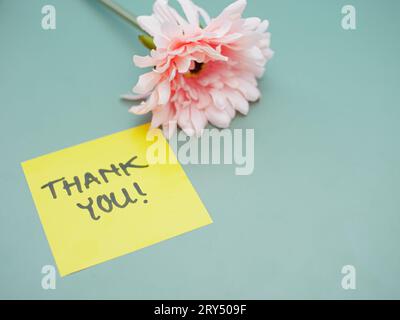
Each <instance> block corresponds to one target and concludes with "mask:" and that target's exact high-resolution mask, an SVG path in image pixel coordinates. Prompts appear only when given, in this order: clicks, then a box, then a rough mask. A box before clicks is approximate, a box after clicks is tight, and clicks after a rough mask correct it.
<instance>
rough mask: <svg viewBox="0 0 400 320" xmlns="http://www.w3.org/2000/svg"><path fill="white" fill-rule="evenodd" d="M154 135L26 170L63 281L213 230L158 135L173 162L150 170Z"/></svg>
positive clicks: (70, 152) (121, 136) (57, 156)
mask: <svg viewBox="0 0 400 320" xmlns="http://www.w3.org/2000/svg"><path fill="white" fill-rule="evenodd" d="M148 127H149V126H148V125H143V126H139V127H136V128H133V129H129V130H126V131H122V132H119V133H116V134H113V135H110V136H107V137H103V138H100V139H97V140H93V141H90V142H86V143H83V144H80V145H77V146H74V147H71V148H67V149H64V150H61V151H58V152H55V153H51V154H48V155H45V156H41V157H39V158H35V159H33V160H29V161H26V162H24V163H22V167H23V170H24V173H25V176H26V179H27V181H28V184H29V188H30V191H31V193H32V196H33V199H34V202H35V205H36V208H37V210H38V213H39V216H40V220H41V222H42V225H43V228H44V231H45V233H46V236H47V239H48V241H49V244H50V248H51V250H52V252H53V255H54V259H55V261H56V264H57V267H58V269H59V272H60V274H61V276H65V275H67V274H70V273H72V272H76V271H79V270H82V269H84V268H87V267H90V266H93V265H95V264H98V263H101V262H104V261H107V260H109V259H112V258H115V257H118V256H121V255H124V254H127V253H130V252H133V251H135V250H138V249H141V248H144V247H147V246H150V245H152V244H155V243H157V242H160V241H163V240H166V239H169V238H171V237H174V236H177V235H180V234H182V233H185V232H188V231H191V230H194V229H196V228H199V227H202V226H205V225H208V224H210V223H212V220H211V218H210V216H209V214H208V212H207V210H206V208H205V207H204V205H203V203H202V202H201V200H200V198H199V197H198V195H197V193H196V191H195V190H194V188H193V186H192V185H191V183H190V181H189V179H188V178H187V176H186V174H185V172H184V171H183V169H182V167H181V166H180V165H179V163H178V162H177V161H176V158H175V156H174V155H173V152H172V150H171V149H170V147H169V145H168V143H167V141H166V140H165V139H164V138H163V137H161V136H160V135H158V138H159V139H161V140H158V143H159V144H160V143H161V144H162V145H164V146H165V150H167V152H168V153H169V156H170V157H172V158H173V159H174V161H172V163H171V161H169V162H168V163H167V164H149V162H148V161H147V156H146V152H147V151H148V148H149V147H151V146H152V145H153V144H154V142H153V141H149V139H146V134H147V132H148ZM153 146H154V145H153ZM170 159H171V158H170Z"/></svg>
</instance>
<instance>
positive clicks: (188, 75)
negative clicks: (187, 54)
mask: <svg viewBox="0 0 400 320" xmlns="http://www.w3.org/2000/svg"><path fill="white" fill-rule="evenodd" d="M203 69H204V63H202V62H197V61H195V62H194V68H193V69H190V70H189V71H188V72H186V73H185V74H184V76H185V77H186V78H192V77H195V76H198V75H199V73H200V72H201V71H202V70H203Z"/></svg>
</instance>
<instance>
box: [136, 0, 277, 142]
mask: <svg viewBox="0 0 400 320" xmlns="http://www.w3.org/2000/svg"><path fill="white" fill-rule="evenodd" d="M178 1H179V3H180V5H181V6H182V9H183V12H184V13H185V15H186V19H184V18H182V17H181V16H180V15H179V14H178V13H177V11H176V10H175V9H173V8H172V7H170V6H169V5H168V1H167V0H157V1H156V2H155V4H154V8H153V10H154V13H153V15H151V16H140V17H139V18H138V23H139V24H140V26H141V27H142V28H143V29H144V30H145V31H146V32H148V33H149V34H150V35H151V36H152V37H153V38H154V43H155V45H156V49H155V50H152V51H151V53H150V55H148V56H145V57H141V56H134V58H133V60H134V63H135V65H137V66H138V67H141V68H147V67H152V68H153V69H152V71H150V72H148V73H145V74H143V75H142V76H140V78H139V81H138V83H137V85H136V86H135V87H134V88H133V91H134V92H135V93H136V94H138V96H137V97H138V98H142V99H143V98H145V99H146V100H145V101H142V103H141V104H139V105H138V106H133V107H132V108H131V109H130V112H132V113H135V114H145V113H147V112H150V111H151V112H152V113H153V117H152V122H151V125H152V127H159V126H162V127H163V130H164V134H165V135H166V136H167V137H171V136H172V134H173V133H174V132H175V130H176V128H177V126H179V127H181V128H182V129H183V130H184V131H185V133H186V134H188V135H193V134H196V135H198V136H199V135H201V133H202V130H203V129H204V127H205V126H206V125H207V124H208V123H211V124H213V125H214V126H216V127H219V128H227V127H229V125H230V122H231V120H232V119H233V118H234V117H235V115H236V112H240V113H241V114H244V115H246V114H247V113H248V111H249V102H252V101H256V100H258V99H259V98H260V91H259V90H258V88H257V78H260V77H261V76H262V75H263V73H264V70H265V65H266V63H267V61H268V60H269V59H270V58H271V57H272V55H273V52H272V50H271V49H270V48H269V46H270V33H268V32H266V31H267V28H268V21H267V20H264V21H261V20H260V19H259V18H246V19H244V18H242V13H243V11H244V9H245V7H246V1H245V0H238V1H236V2H235V3H233V4H231V5H230V6H228V7H227V8H226V9H225V10H223V12H222V13H221V14H220V15H219V16H218V17H217V18H215V19H210V17H209V16H208V14H207V13H206V12H205V11H204V10H203V9H201V8H199V7H198V6H196V5H195V4H194V3H193V2H192V1H190V0H178ZM200 18H202V19H203V20H204V22H203V27H202V26H201V22H200Z"/></svg>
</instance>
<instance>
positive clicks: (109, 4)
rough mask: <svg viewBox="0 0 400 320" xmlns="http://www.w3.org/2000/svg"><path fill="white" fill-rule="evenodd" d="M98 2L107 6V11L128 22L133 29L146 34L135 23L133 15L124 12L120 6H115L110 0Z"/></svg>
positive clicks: (135, 19)
mask: <svg viewBox="0 0 400 320" xmlns="http://www.w3.org/2000/svg"><path fill="white" fill-rule="evenodd" d="M100 2H101V3H103V4H104V5H105V6H107V7H108V8H109V9H111V10H112V11H114V12H115V13H116V14H118V15H119V16H120V17H122V18H124V19H125V20H126V21H128V22H129V23H130V24H132V25H133V26H134V27H135V28H137V29H139V30H140V31H142V32H145V33H146V34H147V32H146V31H144V30H143V29H142V28H141V27H140V25H139V23H138V22H137V17H136V16H135V15H134V14H132V13H130V12H128V11H126V10H125V9H124V8H122V7H121V6H120V5H118V4H116V3H115V2H113V1H111V0H100Z"/></svg>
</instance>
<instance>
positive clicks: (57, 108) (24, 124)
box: [0, 0, 400, 299]
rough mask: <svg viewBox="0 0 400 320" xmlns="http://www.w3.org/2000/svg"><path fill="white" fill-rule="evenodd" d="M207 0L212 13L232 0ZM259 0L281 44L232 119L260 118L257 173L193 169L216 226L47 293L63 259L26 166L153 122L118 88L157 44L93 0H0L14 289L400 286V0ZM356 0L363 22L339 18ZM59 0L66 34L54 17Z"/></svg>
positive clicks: (201, 292)
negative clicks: (45, 282) (251, 98)
mask: <svg viewBox="0 0 400 320" xmlns="http://www.w3.org/2000/svg"><path fill="white" fill-rule="evenodd" d="M197 2H198V4H199V5H201V6H203V7H205V8H206V9H207V10H208V11H209V12H210V13H212V14H213V15H215V14H217V13H218V12H219V11H220V10H221V9H222V8H223V7H224V6H225V5H227V4H228V3H229V1H228V0H223V1H211V0H210V1H206V0H198V1H197ZM248 2H249V5H248V8H247V10H246V16H253V15H256V16H260V17H262V18H268V19H269V20H270V21H271V32H272V33H273V42H272V44H273V49H274V50H275V51H276V56H275V57H274V59H273V60H272V61H271V63H270V65H269V70H268V72H267V74H266V76H265V77H264V79H263V80H262V81H261V84H260V87H261V90H262V92H263V98H262V100H261V102H260V103H258V104H256V105H254V106H253V107H252V110H251V112H250V114H249V115H248V116H247V117H239V118H237V119H235V121H234V122H233V124H232V127H233V128H254V129H255V134H256V138H255V139H256V142H255V143H256V146H255V147H256V150H255V152H256V158H255V161H256V167H255V172H254V174H253V175H251V176H247V177H238V176H235V175H234V167H233V166H185V171H186V172H187V174H188V176H189V177H190V179H191V181H192V182H193V184H194V186H195V187H196V189H197V191H198V192H199V194H200V196H201V198H202V200H203V201H204V203H205V205H206V207H207V208H208V210H209V212H210V214H211V215H212V217H213V219H214V221H215V222H214V224H213V225H211V226H208V227H205V228H202V229H199V230H197V231H194V232H191V233H188V234H185V235H183V236H180V237H177V238H174V239H172V240H169V241H165V242H162V243H160V244H157V245H155V246H152V247H150V248H146V249H144V250H141V251H139V252H136V253H133V254H129V255H126V256H124V257H121V258H118V259H115V260H112V261H109V262H106V263H103V264H101V265H98V266H95V267H92V268H90V269H87V270H84V271H81V272H78V273H76V274H73V275H71V276H68V277H65V278H63V279H61V278H59V277H58V278H57V289H56V290H48V291H45V290H43V289H42V288H41V278H42V274H41V268H42V266H43V265H46V264H54V261H53V257H52V255H51V252H50V250H49V246H48V244H47V241H46V238H45V235H44V233H43V230H42V227H41V224H40V221H39V218H38V215H37V213H36V209H35V207H34V204H33V201H32V199H31V195H30V193H29V191H28V187H27V184H26V182H25V179H24V176H23V173H22V170H21V167H20V163H21V162H22V161H24V160H27V159H30V158H33V157H36V156H39V155H43V154H46V153H49V152H52V151H56V150H59V149H62V148H64V147H67V146H72V145H75V144H78V143H81V142H84V141H87V140H91V139H95V138H98V137H101V136H104V135H107V134H111V133H114V132H117V131H120V130H123V129H127V128H130V127H133V126H136V125H138V124H142V123H145V122H147V121H148V120H149V117H148V116H142V117H141V116H133V115H131V114H128V113H127V109H128V106H129V105H128V104H127V103H125V102H122V101H120V100H119V95H120V94H121V93H125V92H128V91H129V90H130V88H131V87H132V86H133V85H134V83H135V82H136V79H137V77H138V75H139V74H140V73H141V72H142V70H139V69H137V68H135V67H134V66H133V65H132V61H131V60H132V55H133V54H134V53H139V54H144V53H145V52H146V51H145V49H143V48H142V47H141V46H140V45H139V44H138V43H137V41H136V35H137V33H136V31H135V30H134V29H133V28H132V27H131V26H129V25H128V24H126V23H125V22H123V21H121V20H120V19H119V18H118V17H116V16H114V15H113V14H112V13H111V12H108V11H107V10H106V9H104V8H103V7H101V6H100V5H99V4H98V3H97V2H96V1H94V0H92V1H84V0H81V1H78V0H68V1H67V0H63V1H62V0H35V1H33V0H32V1H22V0H19V1H15V0H1V1H0V40H1V50H0V99H1V100H0V103H1V108H0V119H1V120H0V121H1V125H0V146H1V160H0V161H1V168H0V204H1V207H0V298H29V299H31V298H37V299H55V298H57V299H58V298H67V299H72V298H75V299H81V298H89V299H92V298H131V299H153V298H161V299H180V298H189V299H191V298H200V299H203V298H208V299H213V298H226V299H236V298H238V299H241V298H246V299H247V298H255V299H269V298H273V299H276V298H305V299H311V298H313V299H314V298H315V299H324V298H327V299H348V298H357V299H359V298H379V299H381V298H389V299H392V298H400V276H399V272H400V254H399V249H398V247H399V241H400V200H399V199H400V191H399V190H400V169H399V166H400V150H399V136H400V124H399V123H400V110H399V106H400V99H399V97H400V96H399V80H400V72H399V71H400V70H399V67H400V62H399V52H400V41H399V37H398V35H399V31H400V21H399V19H398V15H399V12H400V2H399V1H397V0H393V1H389V0H386V1H377V0H375V1H371V0H363V1H361V0H359V1H356V0H352V1H339V0H338V1H333V0H332V1H328V0H321V1H317V0H302V1H298V0H291V1H289V0H284V1H282V0H249V1H248ZM120 3H121V4H123V5H124V6H126V7H127V8H129V9H131V10H135V11H136V12H137V13H139V14H147V13H150V9H151V1H138V0H125V1H122V0H120ZM348 3H351V4H353V5H354V6H355V7H356V9H357V30H356V31H344V30H343V29H342V28H341V24H340V21H341V18H342V14H341V7H342V6H343V5H344V4H348ZM45 4H53V5H55V7H56V9H57V30H55V31H43V30H42V29H41V18H42V15H41V8H42V6H43V5H45ZM347 264H351V265H354V266H355V267H356V269H357V290H354V291H345V290H343V289H342V288H341V285H340V282H341V278H342V274H341V268H342V266H343V265H347Z"/></svg>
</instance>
